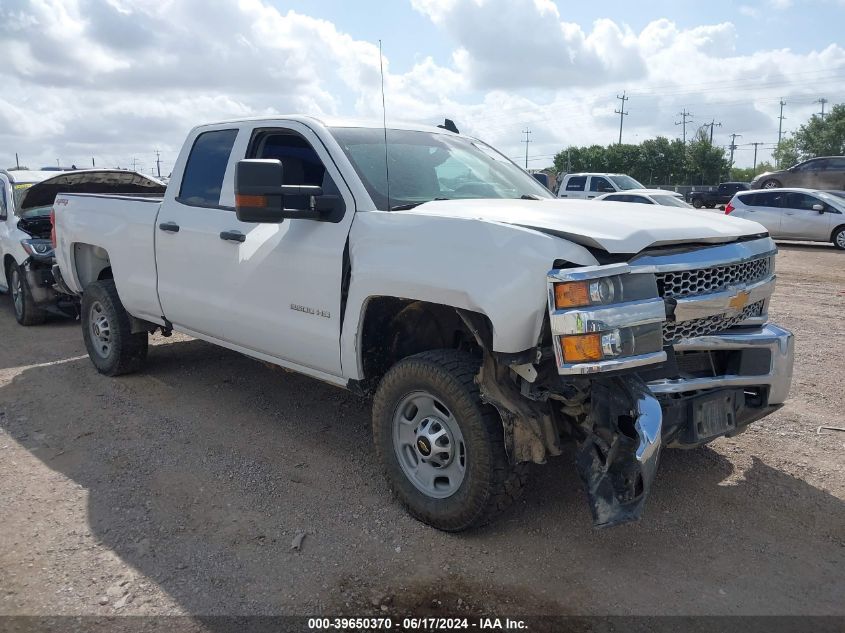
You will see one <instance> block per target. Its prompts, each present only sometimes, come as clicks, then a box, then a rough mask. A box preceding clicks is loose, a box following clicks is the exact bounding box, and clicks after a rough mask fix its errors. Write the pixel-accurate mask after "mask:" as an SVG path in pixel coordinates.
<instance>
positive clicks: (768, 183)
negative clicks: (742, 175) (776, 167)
mask: <svg viewBox="0 0 845 633" xmlns="http://www.w3.org/2000/svg"><path fill="white" fill-rule="evenodd" d="M778 187H780V181H779V180H775V179H774V178H769V179H768V180H764V181H763V184H762V185H761V188H762V189H777V188H778Z"/></svg>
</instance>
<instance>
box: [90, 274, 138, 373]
mask: <svg viewBox="0 0 845 633" xmlns="http://www.w3.org/2000/svg"><path fill="white" fill-rule="evenodd" d="M81 311H82V338H83V339H84V340H85V347H86V348H87V349H88V356H89V357H90V358H91V362H92V363H94V366H95V367H96V368H97V371H99V372H100V373H101V374H105V375H106V376H119V375H121V374H129V373H132V372H135V371H138V370H139V369H141V367H143V365H144V361H145V360H146V359H147V346H148V343H149V341H148V336H147V333H146V332H141V333H135V334H133V333H132V327H131V325H130V323H129V314H128V313H127V312H126V309H125V308H124V307H123V304H122V303H121V301H120V297H119V296H118V294H117V288H116V287H115V285H114V281H113V280H111V279H107V280H104V281H96V282H94V283H92V284H91V285H89V286H88V287H86V288H85V294H83V295H82V307H81Z"/></svg>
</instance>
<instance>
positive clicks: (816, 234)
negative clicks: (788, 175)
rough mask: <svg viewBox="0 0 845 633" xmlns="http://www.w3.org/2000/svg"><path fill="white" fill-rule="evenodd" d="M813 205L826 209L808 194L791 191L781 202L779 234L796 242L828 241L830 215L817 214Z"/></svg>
mask: <svg viewBox="0 0 845 633" xmlns="http://www.w3.org/2000/svg"><path fill="white" fill-rule="evenodd" d="M814 205H821V206H822V207H825V208H826V207H827V206H828V205H826V204H825V203H824V201H823V200H820V199H819V198H816V197H815V196H811V195H810V194H806V193H800V192H797V191H791V192H789V193H787V194H786V196H785V200H784V202H783V215H782V216H781V224H780V234H781V235H782V236H783V237H786V238H791V239H797V240H813V241H819V242H826V241H828V240H829V239H830V232H831V230H832V229H833V227H832V226H831V217H832V216H831V214H830V213H819V212H818V211H817V210H816V209H813V206H814Z"/></svg>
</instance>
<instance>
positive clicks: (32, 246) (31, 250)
mask: <svg viewBox="0 0 845 633" xmlns="http://www.w3.org/2000/svg"><path fill="white" fill-rule="evenodd" d="M21 246H23V249H24V250H25V251H26V252H27V254H28V255H32V256H35V257H47V256H48V255H52V254H53V245H52V244H51V243H50V240H43V239H34V240H21Z"/></svg>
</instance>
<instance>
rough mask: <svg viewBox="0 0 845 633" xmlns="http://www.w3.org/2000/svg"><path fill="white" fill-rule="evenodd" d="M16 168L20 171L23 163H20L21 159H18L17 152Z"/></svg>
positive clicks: (16, 154)
mask: <svg viewBox="0 0 845 633" xmlns="http://www.w3.org/2000/svg"><path fill="white" fill-rule="evenodd" d="M15 167H17V168H18V169H20V168H21V161H20V159H19V158H18V153H17V152H15Z"/></svg>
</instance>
